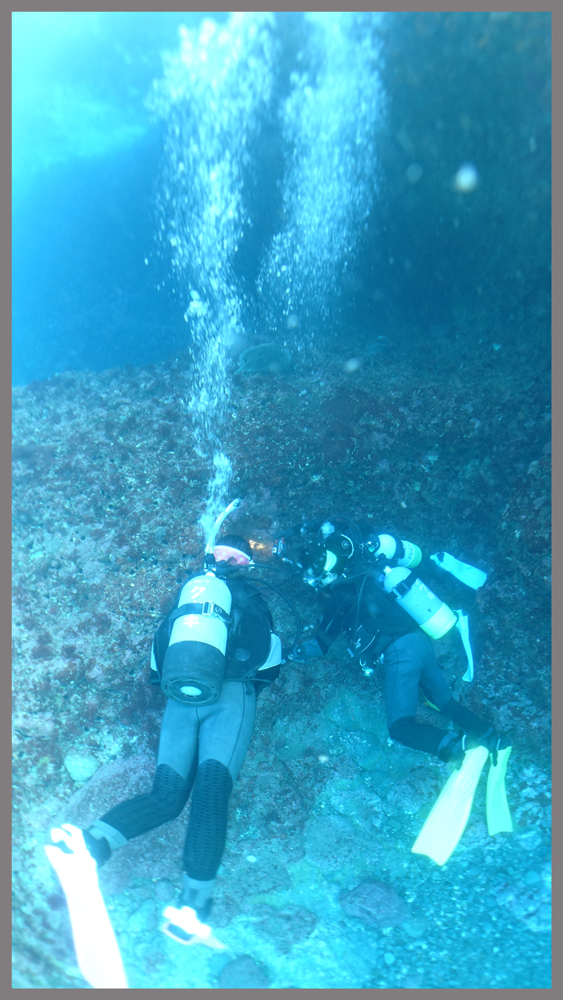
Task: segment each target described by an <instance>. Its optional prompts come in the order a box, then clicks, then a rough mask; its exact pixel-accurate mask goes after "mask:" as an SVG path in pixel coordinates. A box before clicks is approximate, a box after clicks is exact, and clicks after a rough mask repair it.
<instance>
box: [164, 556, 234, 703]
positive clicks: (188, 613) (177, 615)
mask: <svg viewBox="0 0 563 1000" xmlns="http://www.w3.org/2000/svg"><path fill="white" fill-rule="evenodd" d="M231 602H232V596H231V591H230V590H229V588H228V586H227V584H226V583H225V581H224V580H222V579H220V578H219V577H217V576H215V573H213V572H208V573H203V574H201V576H195V577H192V579H191V580H188V581H187V583H186V584H185V585H184V586H183V587H182V590H181V592H180V597H179V600H178V607H177V608H176V610H175V611H173V612H172V614H171V615H170V620H171V621H173V625H172V630H171V633H170V641H169V644H168V649H167V650H166V654H165V656H164V662H163V665H162V677H161V687H162V691H163V692H164V694H165V695H166V696H167V697H168V698H174V700H175V701H181V702H184V703H186V704H190V705H212V704H213V703H214V702H216V701H217V699H218V698H219V696H220V694H221V688H222V685H223V679H224V676H225V663H226V661H225V651H226V648H227V638H228V632H229V626H230V624H231V616H230V611H231Z"/></svg>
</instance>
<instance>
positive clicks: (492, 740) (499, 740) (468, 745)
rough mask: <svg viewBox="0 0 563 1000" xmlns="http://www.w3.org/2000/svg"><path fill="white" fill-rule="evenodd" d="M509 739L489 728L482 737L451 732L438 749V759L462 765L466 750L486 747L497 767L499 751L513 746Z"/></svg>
mask: <svg viewBox="0 0 563 1000" xmlns="http://www.w3.org/2000/svg"><path fill="white" fill-rule="evenodd" d="M511 745H512V744H511V742H510V740H509V739H506V737H504V736H499V734H498V733H497V732H496V730H494V729H493V728H492V726H489V728H488V729H487V731H486V732H485V733H483V735H482V736H468V735H467V733H456V732H454V731H453V730H450V731H449V732H447V733H446V735H445V736H444V738H443V740H442V742H441V743H440V745H439V747H438V757H439V758H440V760H443V761H446V762H448V761H454V762H455V763H461V761H462V760H463V757H464V755H465V751H466V750H473V749H474V748H475V747H486V748H487V750H488V751H489V753H490V754H491V755H492V758H493V764H494V765H495V767H496V763H497V758H498V751H499V750H505V749H506V747H509V746H511Z"/></svg>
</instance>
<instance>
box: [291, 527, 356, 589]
mask: <svg viewBox="0 0 563 1000" xmlns="http://www.w3.org/2000/svg"><path fill="white" fill-rule="evenodd" d="M323 528H324V525H323ZM323 535H324V536H325V537H324V539H323V541H322V542H320V541H317V540H315V541H311V542H309V543H308V544H306V545H305V547H304V549H303V552H302V555H301V565H302V566H303V569H304V576H303V579H304V581H305V583H308V584H309V586H311V587H314V588H315V590H322V589H323V588H324V587H329V586H330V584H331V583H334V582H335V580H337V579H338V577H339V576H341V574H342V573H343V572H344V569H345V568H346V565H347V563H348V560H349V559H350V558H351V556H352V555H353V553H354V544H353V542H352V540H351V538H349V537H348V535H344V534H343V533H342V532H337V531H334V530H333V531H332V532H330V533H327V534H325V532H324V531H323Z"/></svg>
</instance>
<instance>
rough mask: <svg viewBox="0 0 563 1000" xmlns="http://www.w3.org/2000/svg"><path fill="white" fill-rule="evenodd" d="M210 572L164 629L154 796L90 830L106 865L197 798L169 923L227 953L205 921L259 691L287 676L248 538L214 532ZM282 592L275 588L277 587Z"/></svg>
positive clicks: (189, 588)
mask: <svg viewBox="0 0 563 1000" xmlns="http://www.w3.org/2000/svg"><path fill="white" fill-rule="evenodd" d="M237 504H238V501H233V503H232V504H230V505H229V507H227V509H226V511H224V512H223V514H222V515H221V516H220V517H219V518H218V519H217V521H216V523H215V530H214V532H213V533H212V538H211V540H210V541H209V542H208V544H207V546H206V554H205V559H204V569H203V571H200V572H199V573H197V574H194V575H192V576H190V577H188V579H187V580H186V581H185V582H184V583H183V585H182V587H181V588H180V591H179V593H178V595H177V597H176V600H175V602H174V609H173V610H172V611H171V612H170V613H169V614H168V615H167V616H166V618H165V619H164V621H163V622H162V623H161V625H160V626H159V628H158V629H157V631H156V634H155V636H154V639H153V644H152V649H151V668H150V674H151V676H150V680H151V683H155V684H159V685H160V686H161V688H162V691H163V692H164V694H165V695H166V696H167V698H168V702H167V705H166V709H165V712H164V718H163V722H162V728H161V733H160V742H159V749H158V757H157V762H156V773H155V776H154V781H153V786H152V790H151V791H150V792H148V793H146V794H144V795H137V796H135V797H134V798H132V799H128V800H126V801H124V802H121V803H119V804H118V805H116V806H114V807H113V808H112V809H110V810H109V811H108V812H107V813H105V814H104V815H103V816H101V817H100V818H99V819H97V820H96V821H95V822H94V823H92V825H91V826H90V827H88V829H86V830H84V831H82V832H83V836H84V841H85V844H86V847H87V849H88V851H89V852H90V854H91V855H92V857H93V858H94V859H95V860H96V862H97V864H98V867H100V866H101V865H103V864H104V863H105V862H106V861H107V860H108V859H109V858H110V856H111V854H112V852H113V851H115V850H116V849H117V848H119V847H121V846H122V845H124V844H126V843H127V842H128V841H129V840H131V839H132V838H133V837H139V836H140V835H141V834H143V833H146V832H147V831H149V830H153V829H154V828H155V827H158V826H161V825H162V824H163V823H167V822H169V821H170V820H173V819H175V818H176V817H177V816H179V815H180V813H181V812H182V809H183V808H184V806H185V804H186V802H187V800H188V798H189V796H190V793H191V806H190V815H189V821H188V827H187V833H186V839H185V845H184V853H183V889H182V892H181V895H180V899H179V903H178V906H177V907H172V906H169V907H167V909H166V910H165V911H164V916H165V917H166V918H167V919H166V921H165V923H164V924H163V925H162V927H161V930H163V931H164V932H165V933H166V934H168V935H169V936H170V937H172V938H174V939H175V940H176V941H179V942H180V943H182V944H194V943H206V944H208V945H209V946H211V947H221V945H220V943H219V942H217V941H216V939H214V938H213V935H212V934H211V929H210V927H209V926H208V925H207V924H206V920H207V919H208V917H209V914H210V911H211V906H212V892H213V887H214V884H215V878H216V875H217V869H218V868H219V864H220V861H221V856H222V854H223V850H224V847H225V839H226V830H227V810H228V803H229V796H230V793H231V789H232V787H233V783H234V781H235V780H236V778H237V776H238V773H239V771H240V769H241V767H242V764H243V761H244V758H245V755H246V752H247V750H248V747H249V744H250V740H251V737H252V732H253V728H254V718H255V711H256V698H257V692H258V691H260V690H262V689H263V686H264V685H265V684H268V683H271V681H273V680H274V679H275V678H276V677H277V676H278V675H279V671H280V664H281V663H282V662H283V661H282V649H281V641H280V639H279V636H277V635H276V633H275V632H274V624H273V620H272V615H271V612H270V609H269V606H268V604H267V602H266V601H265V600H264V598H263V597H262V596H261V594H260V593H259V592H258V591H257V589H256V588H255V587H254V586H253V585H252V584H250V583H249V582H248V580H247V579H245V575H246V573H247V568H248V567H252V566H253V565H254V563H253V560H252V548H251V546H250V544H249V542H248V541H247V540H246V539H244V538H243V537H241V536H240V535H235V534H228V535H224V536H223V537H221V538H219V539H218V540H217V544H215V535H216V531H217V529H218V526H219V525H220V523H222V520H223V519H224V517H225V516H226V515H227V513H228V512H229V511H230V510H231V509H232V508H233V506H236V505H237ZM274 589H276V588H274Z"/></svg>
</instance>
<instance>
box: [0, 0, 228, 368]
mask: <svg viewBox="0 0 563 1000" xmlns="http://www.w3.org/2000/svg"><path fill="white" fill-rule="evenodd" d="M202 16H203V15H201V14H198V13H197V12H183V13H182V12H177V13H170V12H164V13H131V14H128V13H117V12H99V13H98V12H96V13H77V12H71V13H68V14H65V13H44V14H39V13H24V12H17V13H14V14H13V111H14V118H13V381H14V383H15V384H17V385H21V384H26V383H27V382H30V381H31V380H32V379H42V378H46V377H48V376H49V375H51V374H53V373H54V372H57V371H64V370H66V369H67V368H74V369H84V368H91V369H94V370H101V369H104V368H108V367H111V366H112V365H122V364H126V363H129V364H134V365H142V364H147V363H150V362H153V361H156V360H158V359H161V358H162V357H163V356H166V355H167V354H169V353H171V352H172V351H174V350H176V349H179V348H180V347H182V346H185V330H184V328H183V321H182V312H183V310H180V309H179V307H178V304H177V302H176V300H175V298H174V295H173V294H172V292H171V291H170V289H167V288H166V287H165V286H166V278H167V274H168V263H167V260H166V259H165V258H164V259H163V258H162V256H159V255H157V254H156V253H155V213H154V196H155V184H156V183H157V171H158V165H159V161H160V157H161V155H162V153H161V151H162V137H161V130H160V128H159V126H158V125H156V124H155V123H153V122H151V120H150V116H149V113H148V111H147V109H146V108H145V106H144V99H145V97H146V94H147V92H148V90H149V88H150V85H151V82H152V80H153V78H155V77H158V76H159V75H160V74H161V72H162V60H161V55H160V53H161V51H165V50H167V49H175V48H176V47H177V45H178V29H179V26H180V25H181V24H188V25H195V24H197V23H198V22H199V21H200V20H201V18H202ZM211 16H214V17H215V18H216V19H217V21H219V22H220V21H222V20H223V21H224V20H225V19H226V16H227V15H226V14H224V13H218V14H214V15H213V14H212V15H211ZM145 261H147V263H145Z"/></svg>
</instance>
